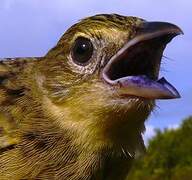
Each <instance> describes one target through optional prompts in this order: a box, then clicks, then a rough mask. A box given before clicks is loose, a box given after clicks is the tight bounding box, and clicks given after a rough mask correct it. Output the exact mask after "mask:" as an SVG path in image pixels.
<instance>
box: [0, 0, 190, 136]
mask: <svg viewBox="0 0 192 180" xmlns="http://www.w3.org/2000/svg"><path fill="white" fill-rule="evenodd" d="M191 7H192V2H190V0H157V1H154V0H121V1H120V0H106V1H103V0H54V1H53V0H1V1H0V24H1V28H0V57H1V58H3V57H30V56H43V55H44V54H45V53H46V52H47V51H48V50H49V49H50V48H52V47H53V46H54V45H55V44H56V42H57V41H58V40H59V38H60V37H61V35H62V34H63V33H64V31H65V30H66V29H67V28H69V27H70V26H71V25H72V24H73V23H75V22H77V21H78V20H79V19H82V18H83V17H86V16H91V15H94V14H98V13H119V14H122V15H132V16H138V17H142V18H144V19H146V20H149V21H168V22H172V23H175V24H177V25H178V26H180V27H181V28H182V29H183V31H184V33H185V35H184V36H179V37H176V38H175V39H174V40H173V41H172V43H171V44H169V45H168V47H167V49H166V51H165V53H164V55H165V56H167V57H169V58H170V59H163V61H162V70H161V75H162V76H165V77H166V79H168V80H169V81H170V82H171V83H172V84H174V85H175V86H176V87H177V89H178V90H179V92H180V93H181V96H182V98H181V99H177V100H171V101H167V100H164V101H158V103H157V104H158V107H159V108H157V109H156V111H155V112H153V113H152V115H151V117H150V119H149V121H148V122H147V133H146V137H150V136H151V135H153V134H154V128H164V127H168V128H176V127H178V124H180V122H181V120H182V119H183V118H185V117H187V116H189V115H192V83H191V82H192V80H191V76H190V73H191V72H192V71H191V67H192V52H191V51H192V24H191V22H192V20H191V17H192V11H191Z"/></svg>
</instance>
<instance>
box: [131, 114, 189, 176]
mask: <svg viewBox="0 0 192 180" xmlns="http://www.w3.org/2000/svg"><path fill="white" fill-rule="evenodd" d="M130 179H131V180H192V117H189V118H187V119H185V120H184V121H183V123H182V124H181V126H180V127H179V128H178V129H175V130H170V129H165V130H164V131H160V130H157V131H156V136H155V137H154V138H152V139H151V140H150V141H149V145H148V148H147V154H146V155H145V156H144V157H143V158H141V159H138V160H137V161H136V162H135V165H134V167H133V168H132V171H131V172H130V174H129V176H128V180H130Z"/></svg>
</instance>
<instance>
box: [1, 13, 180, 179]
mask: <svg viewBox="0 0 192 180" xmlns="http://www.w3.org/2000/svg"><path fill="white" fill-rule="evenodd" d="M181 34H183V31H182V30H181V29H180V28H179V27H178V26H176V25H174V24H172V23H168V22H159V21H146V20H144V19H142V18H139V17H133V16H123V15H118V14H97V15H94V16H91V17H86V18H84V19H82V20H80V21H78V22H77V23H76V24H74V25H72V26H71V27H70V28H69V29H68V30H67V31H66V32H65V33H64V34H63V35H62V37H61V38H60V40H59V41H58V43H57V44H56V45H55V46H54V47H53V48H52V49H50V50H49V51H48V52H47V54H46V55H45V56H42V57H26V58H4V59H1V61H0V179H1V180H10V179H14V180H20V179H43V180H45V179H50V180H53V179H55V180H124V179H126V177H127V174H128V173H129V172H130V169H131V166H132V164H133V162H134V160H135V159H136V158H137V157H138V156H140V155H142V154H143V153H144V152H145V145H144V141H143V138H142V134H143V133H144V131H145V121H146V120H147V119H148V117H149V116H150V114H151V112H153V111H154V109H155V107H156V105H155V102H156V100H158V99H162V100H163V99H164V100H166V99H175V98H180V94H179V92H178V91H177V89H176V88H175V87H174V86H173V85H172V84H171V83H169V82H168V81H167V80H166V79H165V78H164V77H162V78H160V77H159V71H160V67H161V60H162V57H163V52H164V49H165V47H166V45H167V44H168V43H169V42H170V41H171V40H172V39H173V38H174V37H176V36H177V35H181Z"/></svg>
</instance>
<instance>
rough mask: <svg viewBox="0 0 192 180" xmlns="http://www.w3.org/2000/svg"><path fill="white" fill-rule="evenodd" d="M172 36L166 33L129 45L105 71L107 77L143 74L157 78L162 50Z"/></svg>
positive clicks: (117, 77)
mask: <svg viewBox="0 0 192 180" xmlns="http://www.w3.org/2000/svg"><path fill="white" fill-rule="evenodd" d="M172 38H173V35H171V34H166V35H162V36H160V37H156V38H153V39H150V40H144V41H141V42H139V43H136V44H135V45H133V46H131V47H129V48H128V49H127V50H126V52H125V53H124V55H123V56H122V57H120V59H118V60H117V61H114V62H113V63H112V64H111V66H110V68H109V69H108V71H107V76H108V78H109V79H110V80H118V79H120V78H123V77H127V76H140V75H145V76H146V77H148V78H149V79H151V80H157V79H158V75H159V68H160V63H161V58H162V55H163V50H164V49H165V46H166V44H167V43H168V42H169V41H170V40H171V39H172Z"/></svg>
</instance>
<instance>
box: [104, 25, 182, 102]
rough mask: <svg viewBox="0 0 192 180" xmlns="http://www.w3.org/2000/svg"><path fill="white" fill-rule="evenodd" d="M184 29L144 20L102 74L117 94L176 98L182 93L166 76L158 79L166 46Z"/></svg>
mask: <svg viewBox="0 0 192 180" xmlns="http://www.w3.org/2000/svg"><path fill="white" fill-rule="evenodd" d="M180 34H183V32H182V30H181V29H180V28H179V27H178V26H176V25H174V24H170V23H165V22H143V23H142V24H141V25H140V27H139V28H138V30H137V33H136V36H135V37H134V38H133V39H131V40H130V41H129V42H127V43H126V44H125V45H124V46H123V47H122V48H121V49H120V50H119V51H118V52H117V53H116V54H115V55H114V56H113V57H112V58H111V59H110V60H109V62H108V63H107V65H106V66H105V67H104V69H103V72H102V77H103V79H104V81H105V82H107V83H108V84H109V85H111V86H114V87H116V89H117V93H118V94H120V95H126V96H136V97H142V98H147V99H173V98H179V97H180V95H179V93H178V91H177V90H176V88H175V87H174V86H173V85H171V84H170V83H169V82H168V81H167V80H166V79H165V78H161V79H158V76H159V69H160V64H161V59H162V56H163V51H164V49H165V47H166V45H167V44H168V43H169V42H170V41H171V40H172V39H173V38H174V37H175V36H177V35H180Z"/></svg>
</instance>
